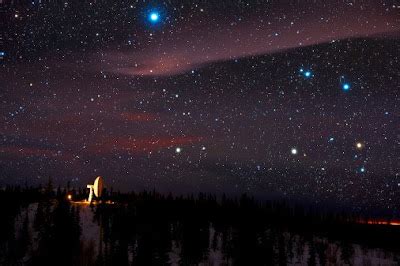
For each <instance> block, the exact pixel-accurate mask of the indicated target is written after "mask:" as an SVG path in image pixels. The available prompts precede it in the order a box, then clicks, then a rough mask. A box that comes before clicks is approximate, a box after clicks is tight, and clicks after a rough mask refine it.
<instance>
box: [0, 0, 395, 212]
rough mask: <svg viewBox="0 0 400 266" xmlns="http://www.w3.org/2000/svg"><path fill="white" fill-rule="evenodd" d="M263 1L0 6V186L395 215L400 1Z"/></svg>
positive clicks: (102, 2)
mask: <svg viewBox="0 0 400 266" xmlns="http://www.w3.org/2000/svg"><path fill="white" fill-rule="evenodd" d="M277 2H278V1H277ZM277 2H276V3H273V2H271V3H264V2H263V3H258V2H257V1H215V2H213V3H211V2H210V3H205V2H203V1H190V3H189V2H188V1H165V2H157V3H155V2H152V3H151V5H150V4H149V3H146V2H144V1H143V2H142V1H125V0H124V1H87V0H85V1H63V2H62V3H61V2H53V1H44V0H42V1H36V0H34V1H32V2H29V4H20V3H18V4H16V3H15V2H14V1H3V2H1V3H0V4H1V5H3V7H4V10H6V12H4V15H5V16H6V18H7V23H6V27H5V28H6V30H5V32H4V38H3V45H2V47H1V49H0V60H1V61H0V62H1V73H0V78H1V91H0V102H1V107H0V119H1V124H0V125H1V126H0V134H1V135H0V172H1V174H0V184H8V183H17V184H23V183H24V182H29V183H31V184H37V183H43V182H46V179H47V178H48V177H49V176H52V177H53V178H54V179H55V181H56V182H57V183H59V184H62V185H63V184H65V183H66V182H67V181H72V183H73V184H74V185H84V184H86V182H87V181H88V180H91V179H92V178H93V176H94V175H98V174H101V175H103V176H105V178H107V180H108V182H109V184H110V185H111V186H114V187H115V188H118V189H122V190H124V189H141V188H154V187H155V188H157V189H158V190H161V191H173V192H176V193H182V192H197V191H210V192H218V193H228V194H239V193H243V192H249V193H252V194H254V195H257V196H260V197H275V196H280V197H290V198H294V199H300V200H302V199H305V200H311V201H312V202H335V203H337V204H344V205H345V206H349V207H352V208H365V207H368V208H371V207H372V208H380V209H390V210H396V209H397V208H398V205H399V204H398V203H399V200H400V196H399V195H400V170H399V168H400V164H399V161H400V160H399V159H400V158H399V154H400V151H399V134H400V133H399V122H400V120H399V100H400V99H399V90H400V87H399V84H400V67H399V66H400V62H399V61H400V59H399V51H400V41H399V39H398V34H399V33H400V15H399V13H400V6H399V5H397V4H396V3H395V1H364V2H363V3H361V2H360V3H353V2H343V3H340V4H338V3H337V2H336V3H333V1H332V2H331V3H328V1H324V2H326V3H322V2H321V3H313V4H308V5H300V4H298V3H297V4H294V3H292V4H289V5H286V4H285V5H283V4H279V3H277Z"/></svg>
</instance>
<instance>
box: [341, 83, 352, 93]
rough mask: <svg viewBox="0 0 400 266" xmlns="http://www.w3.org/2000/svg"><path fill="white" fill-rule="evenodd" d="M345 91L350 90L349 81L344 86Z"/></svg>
mask: <svg viewBox="0 0 400 266" xmlns="http://www.w3.org/2000/svg"><path fill="white" fill-rule="evenodd" d="M342 88H343V90H344V91H348V90H349V89H350V84H349V83H344V84H343V86H342Z"/></svg>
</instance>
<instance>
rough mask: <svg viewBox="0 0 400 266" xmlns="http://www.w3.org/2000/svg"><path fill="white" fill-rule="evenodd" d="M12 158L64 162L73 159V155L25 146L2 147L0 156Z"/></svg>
mask: <svg viewBox="0 0 400 266" xmlns="http://www.w3.org/2000/svg"><path fill="white" fill-rule="evenodd" d="M1 155H2V156H11V157H19V158H21V157H22V158H26V157H46V158H53V159H59V160H63V161H67V160H71V159H73V155H72V154H71V153H69V152H64V151H59V150H55V149H45V148H35V147H24V146H6V147H0V156H1Z"/></svg>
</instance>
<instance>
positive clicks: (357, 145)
mask: <svg viewBox="0 0 400 266" xmlns="http://www.w3.org/2000/svg"><path fill="white" fill-rule="evenodd" d="M363 146H364V145H363V144H362V143H361V142H357V143H356V147H357V149H359V150H360V149H362V148H363Z"/></svg>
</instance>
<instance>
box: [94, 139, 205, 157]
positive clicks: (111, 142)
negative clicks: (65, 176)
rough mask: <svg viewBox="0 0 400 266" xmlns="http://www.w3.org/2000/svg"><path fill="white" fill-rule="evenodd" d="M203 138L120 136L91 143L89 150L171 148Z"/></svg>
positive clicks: (120, 150) (130, 150)
mask: <svg viewBox="0 0 400 266" xmlns="http://www.w3.org/2000/svg"><path fill="white" fill-rule="evenodd" d="M201 140H203V138H202V137H196V136H190V137H189V136H186V137H141V138H130V137H118V138H113V139H106V140H105V141H103V142H99V143H97V144H94V145H91V146H89V147H88V149H87V151H89V152H90V153H96V154H97V153H102V154H104V153H112V152H122V153H125V152H130V153H142V152H150V151H157V150H161V149H164V148H170V147H173V146H176V145H189V144H193V143H197V142H199V141H201Z"/></svg>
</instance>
